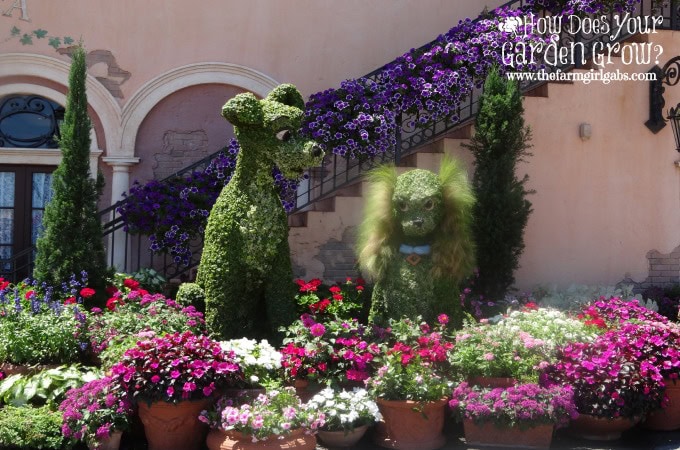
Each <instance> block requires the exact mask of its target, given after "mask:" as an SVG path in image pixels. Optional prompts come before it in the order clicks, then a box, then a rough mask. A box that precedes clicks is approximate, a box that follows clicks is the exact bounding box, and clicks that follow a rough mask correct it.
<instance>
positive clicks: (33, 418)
mask: <svg viewBox="0 0 680 450" xmlns="http://www.w3.org/2000/svg"><path fill="white" fill-rule="evenodd" d="M61 422H62V414H61V412H59V411H52V410H50V408H49V407H47V406H42V407H40V408H33V407H14V406H5V407H4V408H2V410H0V447H1V448H18V449H27V450H33V449H55V450H60V449H65V448H71V446H70V444H69V443H68V442H67V440H66V438H64V436H63V435H62V434H61Z"/></svg>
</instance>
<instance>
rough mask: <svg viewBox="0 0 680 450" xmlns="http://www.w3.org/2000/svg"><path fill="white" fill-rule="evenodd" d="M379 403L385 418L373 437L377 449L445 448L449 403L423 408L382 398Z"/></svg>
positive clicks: (432, 449) (411, 402)
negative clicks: (445, 418) (445, 428)
mask: <svg viewBox="0 0 680 450" xmlns="http://www.w3.org/2000/svg"><path fill="white" fill-rule="evenodd" d="M376 402H377V404H378V409H379V410H380V413H381V414H382V416H383V420H382V421H380V422H378V424H377V425H376V429H375V434H374V436H373V440H374V442H375V443H376V444H377V445H379V446H381V447H387V448H396V449H401V450H434V449H437V448H441V447H443V446H444V444H446V437H444V433H443V430H444V416H445V415H446V414H445V413H446V402H447V401H446V399H442V400H438V401H435V402H425V403H422V404H421V403H419V402H414V401H410V400H402V401H400V400H383V399H380V398H379V399H377V401H376Z"/></svg>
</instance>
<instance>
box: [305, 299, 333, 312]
mask: <svg viewBox="0 0 680 450" xmlns="http://www.w3.org/2000/svg"><path fill="white" fill-rule="evenodd" d="M330 304H331V302H330V300H328V299H327V298H325V299H323V300H321V301H318V302H316V303H313V304H311V305H309V309H310V310H311V311H312V312H313V313H315V314H317V313H322V312H324V311H325V310H326V308H328V307H329V306H330Z"/></svg>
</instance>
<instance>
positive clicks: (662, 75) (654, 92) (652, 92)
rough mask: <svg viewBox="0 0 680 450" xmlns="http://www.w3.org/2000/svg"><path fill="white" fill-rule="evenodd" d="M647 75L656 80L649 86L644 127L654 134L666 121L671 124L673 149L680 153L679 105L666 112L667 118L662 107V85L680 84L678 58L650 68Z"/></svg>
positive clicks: (664, 103) (663, 89)
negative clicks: (647, 109)
mask: <svg viewBox="0 0 680 450" xmlns="http://www.w3.org/2000/svg"><path fill="white" fill-rule="evenodd" d="M648 73H654V74H656V77H655V78H656V79H655V80H651V81H650V84H649V120H647V122H645V125H646V126H647V128H649V129H650V130H651V131H652V133H655V134H656V133H658V132H659V131H661V130H662V129H663V128H664V127H665V126H666V120H668V121H669V122H671V127H672V128H673V136H674V137H675V148H676V150H677V151H678V152H680V103H679V104H678V105H677V106H676V107H675V108H671V109H670V110H669V111H668V116H666V117H665V118H664V116H663V107H664V106H666V100H665V99H664V98H663V94H664V92H665V91H666V88H665V87H664V84H665V85H667V86H675V85H676V84H678V82H680V56H676V57H674V58H671V60H670V61H668V62H667V63H666V64H664V66H663V67H659V66H654V67H652V68H651V69H650V70H649V72H648Z"/></svg>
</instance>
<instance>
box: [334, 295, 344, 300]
mask: <svg viewBox="0 0 680 450" xmlns="http://www.w3.org/2000/svg"><path fill="white" fill-rule="evenodd" d="M333 299H334V300H338V301H342V294H333Z"/></svg>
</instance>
